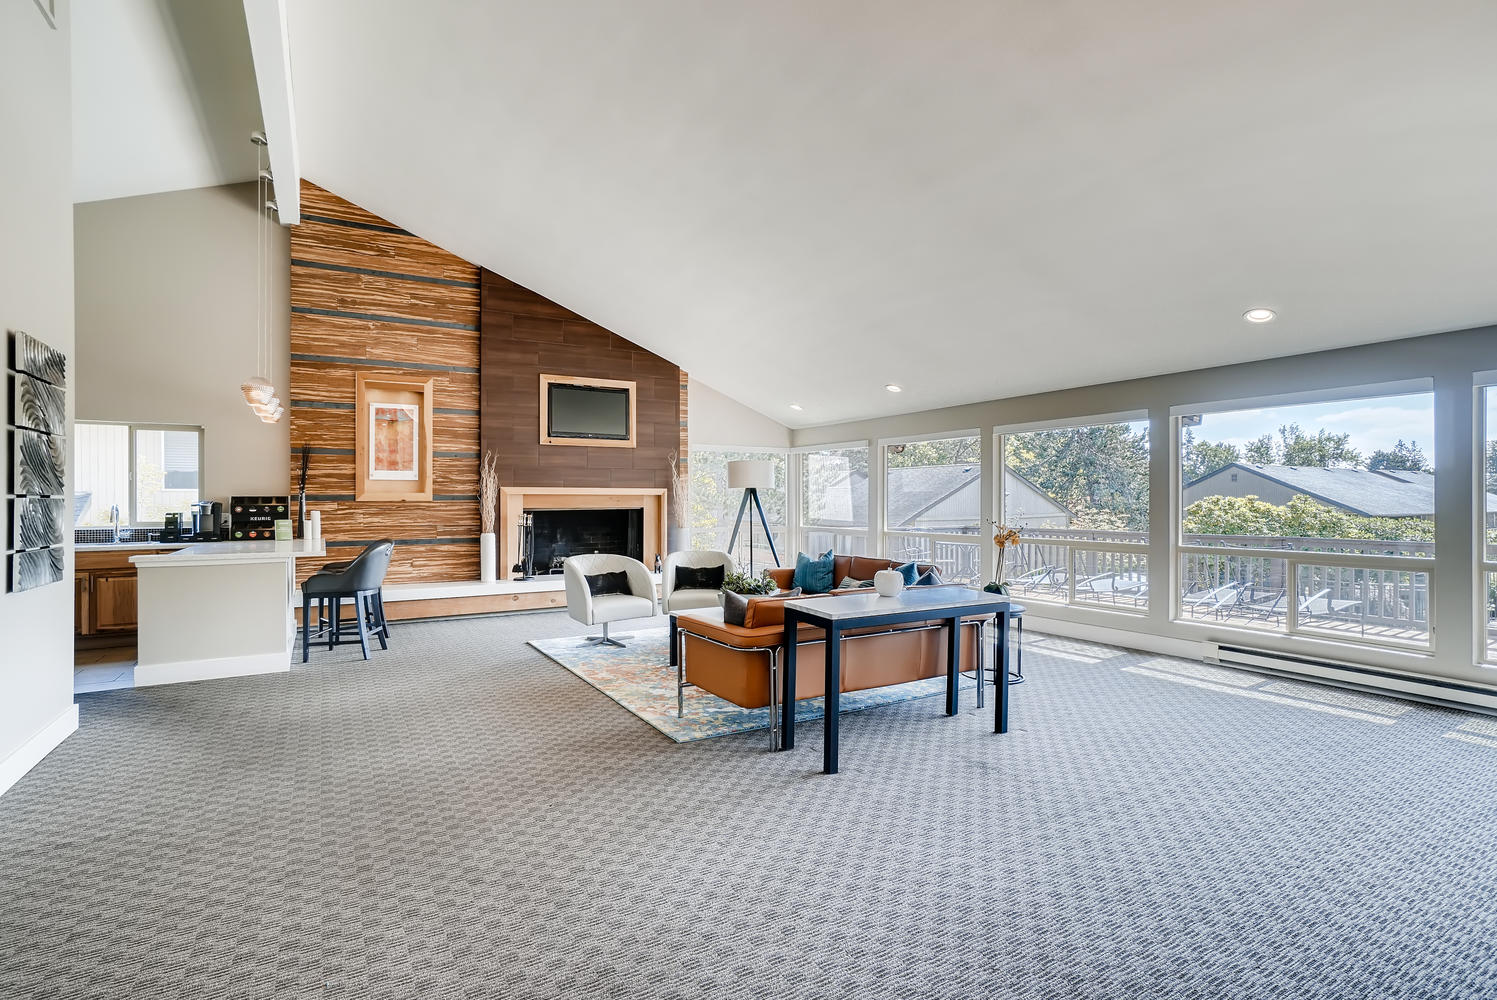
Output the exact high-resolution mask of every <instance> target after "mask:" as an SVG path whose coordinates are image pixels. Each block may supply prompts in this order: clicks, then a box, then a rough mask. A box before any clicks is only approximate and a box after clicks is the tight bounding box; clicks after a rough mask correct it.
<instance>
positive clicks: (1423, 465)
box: [1367, 438, 1430, 472]
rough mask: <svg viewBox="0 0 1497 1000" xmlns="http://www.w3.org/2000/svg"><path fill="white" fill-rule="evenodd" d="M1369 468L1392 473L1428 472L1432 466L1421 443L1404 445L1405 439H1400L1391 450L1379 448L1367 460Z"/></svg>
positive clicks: (1411, 442)
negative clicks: (1421, 447)
mask: <svg viewBox="0 0 1497 1000" xmlns="http://www.w3.org/2000/svg"><path fill="white" fill-rule="evenodd" d="M1367 468H1369V469H1372V470H1374V471H1377V470H1379V469H1386V470H1388V471H1390V472H1393V471H1397V472H1428V471H1429V470H1430V464H1429V460H1428V459H1427V458H1425V457H1424V452H1423V451H1421V450H1420V448H1419V442H1417V441H1410V442H1409V443H1408V444H1404V443H1403V438H1399V439H1398V443H1397V444H1395V445H1394V446H1393V448H1392V449H1391V450H1386V449H1383V448H1379V449H1378V450H1377V451H1374V452H1373V453H1372V455H1371V457H1369V458H1368V459H1367Z"/></svg>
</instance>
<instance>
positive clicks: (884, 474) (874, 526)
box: [868, 427, 987, 576]
mask: <svg viewBox="0 0 1497 1000" xmlns="http://www.w3.org/2000/svg"><path fill="white" fill-rule="evenodd" d="M956 438H973V439H975V440H976V441H977V448H978V457H977V464H978V472H977V476H978V485H977V488H978V491H979V497H980V496H981V491H982V489H983V487H984V483H983V481H982V480H983V479H984V478H985V472H986V470H985V468H984V464H985V463H983V461H982V429H981V428H975V427H969V428H962V429H958V430H949V431H937V432H935V433H931V434H901V435H898V436H895V437H887V438H879V439H878V440H877V442H876V446H875V447H874V448H873V449H872V450H871V451H870V452H869V454H868V479H869V482H870V483H872V482H873V481H874V480H875V479H877V482H878V504H877V512H876V513H875V508H874V498H873V496H872V495H871V493H870V496H869V498H868V508H869V509H868V520H869V522H870V523H869V526H868V528H869V531H870V532H872V533H873V536H874V541H876V542H877V545H876V547H875V549H874V551H875V552H877V553H878V555H879V557H880V558H884V559H893V558H896V557H895V556H891V555H889V538H890V536H891V535H893V536H895V537H898V538H911V539H914V538H919V539H925V540H926V541H928V542H929V543H930V546H931V552H932V559H934V553H935V546H936V545H937V543H943V542H944V543H948V544H957V545H976V546H977V564H976V570H977V573H978V575H979V576H981V575H982V574H983V573H984V572H985V569H984V567H985V566H986V565H987V553H986V549H985V547H984V545H983V544H982V540H983V539H984V538H986V537H987V535H985V534H984V533H983V525H982V523H981V521H982V501H981V500H980V499H979V501H978V505H977V511H978V522H979V523H978V525H977V531H976V532H975V533H973V534H970V535H964V534H961V533H959V532H936V531H892V532H891V531H890V530H889V510H888V503H889V496H888V493H889V489H888V487H889V479H888V475H889V468H888V465H889V463H888V455H889V446H890V445H896V444H922V443H924V442H927V441H950V440H954V439H956ZM875 465H876V468H875Z"/></svg>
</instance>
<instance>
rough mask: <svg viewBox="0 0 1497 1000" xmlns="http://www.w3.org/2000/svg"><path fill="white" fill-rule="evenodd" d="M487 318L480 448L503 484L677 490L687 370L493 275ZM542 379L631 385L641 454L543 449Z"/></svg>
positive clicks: (485, 286)
mask: <svg viewBox="0 0 1497 1000" xmlns="http://www.w3.org/2000/svg"><path fill="white" fill-rule="evenodd" d="M480 314H481V317H482V320H481V324H480V325H481V326H482V328H483V336H482V340H481V343H482V347H481V351H480V354H481V363H480V368H481V369H482V375H481V377H480V381H481V383H482V391H481V393H480V395H481V400H482V403H481V409H482V412H483V417H482V430H481V438H482V447H483V450H484V451H490V450H492V451H493V452H494V453H495V454H496V455H497V456H498V460H499V462H498V465H499V485H500V486H506V487H511V488H514V487H550V488H577V487H609V486H630V487H649V488H657V489H669V488H670V466H669V464H668V463H667V461H666V456H667V455H668V454H669V453H670V452H671V451H672V450H679V451H680V452H681V454H683V455H684V454H685V445H686V375H685V373H684V372H682V371H681V369H680V368H678V367H677V366H676V365H674V364H672V363H671V362H669V361H667V360H666V359H665V358H662V357H660V356H659V355H657V354H653V353H651V352H650V351H647V350H645V349H644V348H643V347H640V346H638V345H637V344H633V343H631V342H629V341H627V340H625V339H624V338H623V337H620V336H619V335H618V334H616V333H613V332H611V331H609V330H606V329H604V328H603V327H601V326H599V325H597V324H596V323H593V322H590V321H589V320H587V319H585V318H584V317H582V316H579V315H577V314H576V313H574V312H572V311H571V310H570V309H567V308H565V307H564V306H560V305H557V304H556V303H555V302H552V301H551V300H550V299H548V298H546V297H545V296H543V295H539V294H537V293H536V292H533V291H531V290H530V289H528V288H525V287H524V286H522V285H518V284H516V283H515V282H513V281H510V280H509V279H508V278H505V277H503V276H501V275H498V274H495V273H494V272H492V271H489V270H484V271H483V272H482V287H481V310H480ZM542 374H547V375H571V376H577V377H582V378H605V379H632V380H634V381H635V382H636V383H637V384H638V387H637V390H636V408H637V417H638V426H637V428H636V447H634V448H588V447H579V446H574V445H543V444H541V443H540V377H541V375H542ZM501 530H503V526H501ZM507 569H508V567H505V566H501V567H499V570H500V574H501V575H505V573H506V570H507Z"/></svg>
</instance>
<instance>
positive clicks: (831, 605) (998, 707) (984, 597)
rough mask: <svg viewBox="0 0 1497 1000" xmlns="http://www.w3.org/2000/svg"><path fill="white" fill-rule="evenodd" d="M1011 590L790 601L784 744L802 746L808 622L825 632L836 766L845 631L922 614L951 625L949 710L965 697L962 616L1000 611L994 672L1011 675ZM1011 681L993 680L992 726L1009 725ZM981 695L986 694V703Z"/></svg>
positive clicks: (830, 762)
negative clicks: (799, 660)
mask: <svg viewBox="0 0 1497 1000" xmlns="http://www.w3.org/2000/svg"><path fill="white" fill-rule="evenodd" d="M1014 610H1016V609H1014V608H1013V606H1012V605H1011V603H1010V601H1009V599H1008V597H1007V596H1006V595H1004V594H990V593H987V592H985V591H981V590H973V589H971V588H969V587H961V586H949V585H948V586H937V587H906V588H905V589H904V590H902V591H901V592H900V593H898V594H896V595H895V596H893V597H883V596H880V595H879V594H876V593H872V592H870V593H861V594H842V595H838V596H835V597H817V598H814V599H810V600H796V601H786V602H785V638H786V641H785V663H784V666H783V668H782V669H781V671H780V680H781V683H782V684H783V686H784V688H783V697H782V698H781V699H780V711H781V713H782V716H781V723H780V749H781V750H792V749H794V748H795V647H796V645H797V642H796V637H797V636H798V635H799V633H800V626H801V625H810V626H812V627H814V628H819V629H821V630H822V631H823V632H824V633H825V634H826V656H825V662H826V695H825V701H826V719H825V725H824V727H823V736H822V771H823V772H824V773H826V774H836V773H837V750H838V731H837V730H838V713H839V711H840V709H841V690H842V633H843V632H844V631H846V630H848V629H857V628H869V627H873V626H879V625H907V624H912V623H915V622H943V623H945V625H946V653H947V655H946V714H947V715H955V714H956V713H957V710H958V708H959V701H960V670H961V657H960V653H961V623H962V619H963V618H977V617H983V618H985V617H986V616H988V615H992V616H993V617H994V624H995V626H996V627H995V628H994V629H993V645H994V650H993V655H994V666H995V668H996V669H995V671H994V677H995V678H1007V676H1008V629H1009V619H1010V617H1011V616H1012V614H1013V613H1014ZM978 660H979V663H978V664H976V668H977V669H976V674H977V682H978V684H979V685H981V684H982V683H983V672H982V663H981V660H982V643H979V644H978ZM1008 687H1009V686H1008V685H1007V684H1005V683H998V684H995V685H994V698H993V701H994V708H993V732H995V733H1006V732H1008ZM980 706H981V702H980V701H979V707H980Z"/></svg>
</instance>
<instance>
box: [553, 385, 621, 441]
mask: <svg viewBox="0 0 1497 1000" xmlns="http://www.w3.org/2000/svg"><path fill="white" fill-rule="evenodd" d="M635 390H636V387H635V383H634V382H632V381H626V380H622V379H611V378H577V377H574V376H571V375H542V376H541V444H560V445H574V446H577V447H583V448H633V447H635V440H636V438H637V437H638V426H639V422H638V419H637V417H636V406H635V397H636V396H637V395H638V393H637V392H636V391H635Z"/></svg>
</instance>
